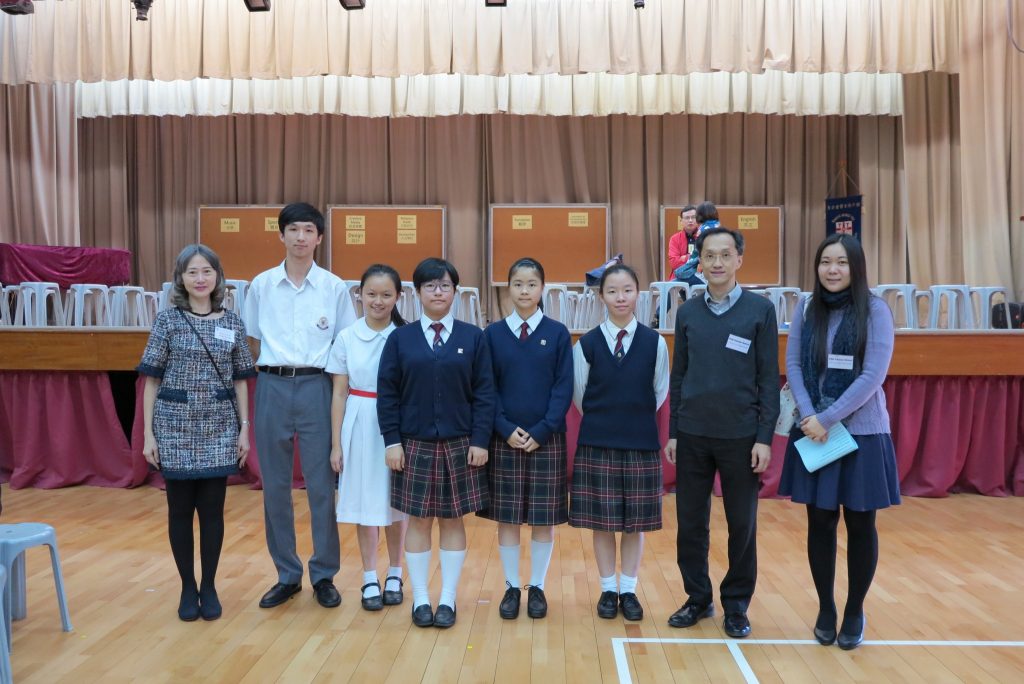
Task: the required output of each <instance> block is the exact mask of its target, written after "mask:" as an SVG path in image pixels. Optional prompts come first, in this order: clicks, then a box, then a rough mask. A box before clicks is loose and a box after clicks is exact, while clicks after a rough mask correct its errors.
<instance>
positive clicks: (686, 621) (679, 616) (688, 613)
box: [668, 602, 715, 627]
mask: <svg viewBox="0 0 1024 684" xmlns="http://www.w3.org/2000/svg"><path fill="white" fill-rule="evenodd" d="M714 614H715V604H713V603H709V604H707V605H706V606H701V605H698V604H696V603H689V602H687V603H684V604H683V605H682V607H681V608H680V609H679V610H677V611H676V612H674V613H672V616H671V617H669V619H668V624H669V626H670V627H693V626H694V625H695V624H697V622H698V621H699V620H703V619H704V618H706V617H711V616H712V615H714Z"/></svg>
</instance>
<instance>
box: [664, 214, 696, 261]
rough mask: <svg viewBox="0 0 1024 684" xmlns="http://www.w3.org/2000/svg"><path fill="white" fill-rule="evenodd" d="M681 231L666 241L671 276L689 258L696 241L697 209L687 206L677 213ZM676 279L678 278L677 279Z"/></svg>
mask: <svg viewBox="0 0 1024 684" xmlns="http://www.w3.org/2000/svg"><path fill="white" fill-rule="evenodd" d="M679 218H680V219H681V220H682V224H683V227H682V230H680V231H678V232H676V233H674V234H673V235H672V237H670V238H669V240H668V263H669V268H670V269H672V273H673V275H674V274H675V272H676V271H677V270H679V268H680V267H681V266H682V265H683V264H685V263H686V261H687V260H688V259H689V258H690V252H692V251H693V245H694V244H695V243H696V241H697V228H698V226H699V225H700V224H699V223H698V222H697V207H695V206H693V205H692V204H687V205H686V206H685V207H683V209H682V211H680V212H679ZM677 279H678V278H677Z"/></svg>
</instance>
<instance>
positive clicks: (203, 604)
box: [199, 587, 222, 621]
mask: <svg viewBox="0 0 1024 684" xmlns="http://www.w3.org/2000/svg"><path fill="white" fill-rule="evenodd" d="M221 612H222V609H221V606H220V599H219V598H217V590H216V589H214V588H212V587H211V588H209V589H200V590H199V614H200V615H201V616H202V618H203V619H204V620H207V621H209V620H216V619H217V618H219V617H220V616H221Z"/></svg>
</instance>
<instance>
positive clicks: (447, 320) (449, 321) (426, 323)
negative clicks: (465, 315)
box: [420, 311, 455, 349]
mask: <svg viewBox="0 0 1024 684" xmlns="http://www.w3.org/2000/svg"><path fill="white" fill-rule="evenodd" d="M434 323H440V324H441V325H443V326H444V330H442V331H441V342H442V344H448V338H449V337H451V334H452V326H453V325H455V315H454V314H453V313H452V312H451V311H449V312H448V313H447V314H445V317H444V318H442V319H441V320H439V321H435V320H433V319H432V318H430V317H429V316H427V315H426V314H423V316H422V317H420V325H421V326H422V327H423V337H424V338H426V340H427V346H428V347H430V348H431V349H433V348H434V331H433V330H432V329H431V327H430V326H431V325H433V324H434Z"/></svg>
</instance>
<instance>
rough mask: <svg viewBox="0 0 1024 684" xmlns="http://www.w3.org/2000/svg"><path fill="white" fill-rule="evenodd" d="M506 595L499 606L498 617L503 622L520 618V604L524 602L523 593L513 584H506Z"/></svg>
mask: <svg viewBox="0 0 1024 684" xmlns="http://www.w3.org/2000/svg"><path fill="white" fill-rule="evenodd" d="M505 586H506V587H508V588H507V589H505V595H504V596H503V597H502V598H501V603H499V604H498V615H500V616H501V619H502V620H515V619H516V618H517V617H519V603H520V601H521V600H522V596H523V592H522V590H521V589H520V588H519V587H513V586H512V583H511V582H505Z"/></svg>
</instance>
